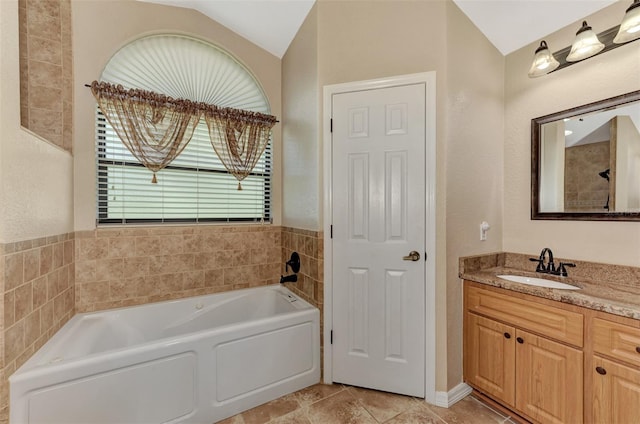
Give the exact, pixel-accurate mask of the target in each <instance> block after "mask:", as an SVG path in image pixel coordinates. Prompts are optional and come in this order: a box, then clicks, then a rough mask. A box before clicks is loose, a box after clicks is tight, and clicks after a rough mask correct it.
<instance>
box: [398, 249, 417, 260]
mask: <svg viewBox="0 0 640 424" xmlns="http://www.w3.org/2000/svg"><path fill="white" fill-rule="evenodd" d="M402 260H403V261H414V262H415V261H419V260H420V253H418V252H416V251H415V250H412V251H411V252H409V255H408V256H403V257H402Z"/></svg>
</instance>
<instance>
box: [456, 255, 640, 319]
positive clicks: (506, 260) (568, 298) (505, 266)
mask: <svg viewBox="0 0 640 424" xmlns="http://www.w3.org/2000/svg"><path fill="white" fill-rule="evenodd" d="M528 258H529V255H520V254H509V253H496V254H490V255H482V256H472V257H466V258H460V271H459V275H460V278H462V279H465V280H471V281H476V282H478V283H483V284H487V285H490V286H494V287H501V288H504V289H507V290H513V291H516V292H519V293H525V294H529V295H533V296H538V297H543V298H545V299H551V300H556V301H559V302H563V303H568V304H572V305H576V306H581V307H584V308H589V309H594V310H597V311H602V312H608V313H610V314H615V315H620V316H624V317H628V318H633V319H637V320H640V278H638V279H637V278H636V276H640V269H636V268H634V267H625V266H618V265H606V264H594V263H587V262H578V261H573V262H575V263H576V265H577V266H576V268H570V269H569V277H559V276H553V275H549V274H541V273H536V272H533V269H532V270H531V271H529V270H526V269H527V266H528V267H529V268H531V265H529V264H530V262H528V260H529V259H528ZM563 262H567V261H565V260H563ZM557 263H559V261H556V264H557ZM525 264H526V266H524V265H525ZM579 268H582V270H581V271H578V272H574V273H572V272H571V271H573V270H574V269H575V270H578V269H579ZM523 269H524V270H523ZM503 274H509V275H521V276H525V277H537V278H545V279H549V280H555V281H560V282H563V283H566V284H571V285H574V286H578V287H580V290H561V289H550V288H545V287H537V286H530V285H527V284H520V283H514V282H511V281H507V280H503V279H502V278H498V275H503ZM572 274H573V275H572ZM598 276H600V278H597V277H598ZM594 277H595V278H594Z"/></svg>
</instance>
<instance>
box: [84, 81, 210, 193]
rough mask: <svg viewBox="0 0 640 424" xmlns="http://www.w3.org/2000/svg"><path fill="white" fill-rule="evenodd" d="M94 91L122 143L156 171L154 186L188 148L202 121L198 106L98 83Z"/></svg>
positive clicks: (92, 86) (149, 93)
mask: <svg viewBox="0 0 640 424" xmlns="http://www.w3.org/2000/svg"><path fill="white" fill-rule="evenodd" d="M91 92H92V93H93V96H94V97H95V98H96V100H97V101H98V105H99V106H100V110H102V113H103V114H104V116H105V117H106V118H107V121H109V124H111V126H112V127H113V129H114V130H115V132H116V134H118V137H120V140H121V141H122V143H123V144H124V145H125V146H126V147H127V149H129V151H130V152H131V154H132V155H133V156H134V157H135V158H136V159H138V160H139V161H140V163H142V164H143V165H144V166H145V167H147V168H148V169H149V170H151V172H153V179H152V180H151V182H152V183H156V182H157V180H156V172H158V171H159V170H161V169H162V168H164V167H165V166H167V165H168V164H169V163H171V161H173V160H174V159H175V158H176V157H177V156H178V155H179V154H180V153H181V152H182V150H183V149H184V148H185V147H186V145H187V143H189V141H190V140H191V137H192V136H193V131H194V130H195V128H196V126H197V125H198V122H199V121H200V114H201V112H200V107H199V105H198V103H195V102H192V101H189V100H179V99H173V98H171V97H168V96H164V95H162V94H157V93H153V92H150V91H145V90H137V89H130V90H127V89H125V88H124V87H122V86H121V85H113V84H109V83H105V82H98V81H94V82H93V83H91Z"/></svg>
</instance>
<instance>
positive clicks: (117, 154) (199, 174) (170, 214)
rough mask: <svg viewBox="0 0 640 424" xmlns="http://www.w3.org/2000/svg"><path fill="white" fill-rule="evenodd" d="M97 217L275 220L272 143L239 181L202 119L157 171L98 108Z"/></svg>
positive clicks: (105, 219)
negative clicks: (144, 163)
mask: <svg viewBox="0 0 640 424" xmlns="http://www.w3.org/2000/svg"><path fill="white" fill-rule="evenodd" d="M96 129H97V134H96V141H97V143H96V146H97V154H96V157H97V167H98V172H97V192H98V196H97V203H98V204H97V214H98V217H97V221H98V223H99V224H108V223H112V224H116V223H117V224H127V223H146V222H148V223H164V222H216V221H218V222H240V221H250V222H261V221H265V222H271V156H272V152H271V143H269V144H268V145H267V148H266V149H265V152H264V153H263V154H262V156H261V158H260V161H259V162H258V164H257V165H256V167H255V168H254V169H253V172H252V173H251V174H250V175H249V176H248V177H247V178H245V179H244V180H243V181H242V190H237V187H238V181H237V180H236V179H235V177H234V176H233V175H231V174H230V173H229V172H228V171H227V170H226V169H225V167H224V165H223V164H222V163H221V162H220V160H219V159H218V157H217V156H216V154H215V151H214V150H213V147H212V146H211V142H210V139H209V131H208V129H207V125H206V123H205V122H204V120H201V121H200V123H199V125H198V127H197V128H196V131H195V132H194V135H193V138H192V139H191V141H190V142H189V144H188V145H187V147H186V148H185V149H184V150H183V151H182V153H181V154H180V155H179V156H178V157H177V158H176V159H175V160H174V161H173V162H171V164H169V165H168V166H167V167H166V168H164V169H162V170H161V171H160V172H158V173H157V179H158V183H157V184H152V183H151V178H152V174H151V172H150V171H149V170H148V169H146V168H145V167H144V166H142V164H140V163H139V162H138V161H137V159H136V158H135V157H133V155H131V153H130V152H129V150H127V148H126V147H125V146H124V144H122V142H121V141H120V139H119V137H118V135H117V134H116V133H115V131H114V130H113V128H112V127H111V125H109V123H108V122H107V120H106V119H105V117H104V115H102V113H101V112H100V110H99V109H97V112H96Z"/></svg>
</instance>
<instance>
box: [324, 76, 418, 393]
mask: <svg viewBox="0 0 640 424" xmlns="http://www.w3.org/2000/svg"><path fill="white" fill-rule="evenodd" d="M425 90H426V88H425V84H424V83H417V84H410V85H402V86H398V87H391V88H381V89H373V90H363V91H355V92H348V93H340V94H334V95H333V96H332V120H333V121H332V126H333V132H332V168H333V169H332V187H331V189H332V193H333V208H332V209H333V211H332V217H331V219H332V221H331V222H332V225H333V240H332V241H333V249H332V252H333V254H332V261H333V271H332V274H333V275H332V281H333V296H332V297H333V299H332V302H333V317H332V322H333V333H332V337H333V346H332V348H333V349H332V352H333V353H332V373H333V381H334V382H339V383H345V384H351V385H355V386H362V387H368V388H373V389H378V390H384V391H388V392H394V393H401V394H406V395H412V396H419V397H424V394H425V393H424V391H425V257H424V256H425V250H426V249H425V125H426V124H425ZM412 251H413V252H415V253H414V254H413V257H412V258H411V259H410V258H408V257H409V256H410V252H412ZM417 255H419V259H418V257H417ZM412 259H416V260H412Z"/></svg>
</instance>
